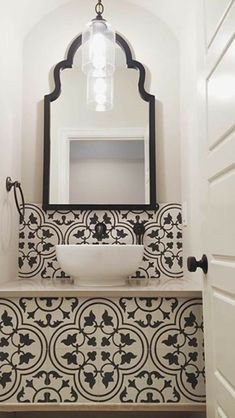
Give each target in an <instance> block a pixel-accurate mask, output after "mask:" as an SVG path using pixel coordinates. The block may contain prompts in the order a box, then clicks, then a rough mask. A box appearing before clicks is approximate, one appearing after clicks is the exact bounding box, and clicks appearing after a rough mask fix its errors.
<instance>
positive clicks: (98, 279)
mask: <svg viewBox="0 0 235 418" xmlns="http://www.w3.org/2000/svg"><path fill="white" fill-rule="evenodd" d="M56 255H57V260H58V262H59V264H60V267H61V268H62V270H63V271H64V272H65V273H67V274H68V275H70V276H71V277H72V278H74V279H77V280H78V283H79V284H80V285H82V286H99V287H100V286H120V285H123V284H124V283H125V281H126V279H127V278H128V277H129V276H131V275H132V274H134V273H135V272H136V270H137V269H138V267H139V266H140V263H141V261H142V259H143V255H144V246H143V245H56Z"/></svg>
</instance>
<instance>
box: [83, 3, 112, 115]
mask: <svg viewBox="0 0 235 418" xmlns="http://www.w3.org/2000/svg"><path fill="white" fill-rule="evenodd" d="M95 11H96V14H97V16H96V17H95V19H93V20H92V21H91V22H90V23H88V25H87V27H86V29H85V31H84V32H83V34H82V71H83V72H84V73H85V74H86V75H87V104H88V106H89V108H91V109H93V110H96V111H107V110H110V109H111V108H112V106H113V74H114V71H115V48H116V37H115V32H114V31H113V30H112V29H111V26H110V24H109V23H108V22H107V21H106V20H105V19H104V18H103V13H104V6H103V4H102V0H98V3H97V4H96V7H95Z"/></svg>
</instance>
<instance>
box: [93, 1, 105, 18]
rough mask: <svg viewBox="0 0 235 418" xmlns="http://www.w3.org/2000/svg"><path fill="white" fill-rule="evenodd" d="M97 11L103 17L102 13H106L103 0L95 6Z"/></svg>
mask: <svg viewBox="0 0 235 418" xmlns="http://www.w3.org/2000/svg"><path fill="white" fill-rule="evenodd" d="M95 11H96V13H97V16H98V17H102V14H103V13H104V5H103V4H102V0H98V3H97V4H96V6H95Z"/></svg>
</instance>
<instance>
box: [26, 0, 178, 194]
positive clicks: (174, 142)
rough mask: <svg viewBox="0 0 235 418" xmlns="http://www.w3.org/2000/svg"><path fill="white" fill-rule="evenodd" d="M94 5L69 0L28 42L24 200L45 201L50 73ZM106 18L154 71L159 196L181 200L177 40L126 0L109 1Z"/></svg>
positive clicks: (152, 91)
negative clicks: (45, 102) (45, 101)
mask: <svg viewBox="0 0 235 418" xmlns="http://www.w3.org/2000/svg"><path fill="white" fill-rule="evenodd" d="M93 6H94V2H93V1H91V0H87V1H86V2H84V1H83V0H76V1H71V2H69V3H67V4H66V5H64V6H62V7H60V8H59V9H57V10H55V11H54V12H52V13H50V14H49V15H47V16H46V17H44V18H43V19H42V20H41V21H40V22H39V24H38V25H37V26H35V27H34V28H33V30H32V31H31V32H30V33H29V35H28V36H27V38H26V40H25V43H24V84H23V86H24V100H23V154H22V167H23V173H22V175H23V185H24V189H25V193H26V199H27V200H28V201H30V202H41V200H42V153H43V96H44V94H47V93H48V92H50V91H51V88H52V85H51V84H50V86H49V77H48V73H49V70H50V69H52V68H53V66H54V65H55V63H57V62H58V61H60V60H61V59H62V58H63V57H64V54H65V50H66V49H67V47H68V45H69V44H70V42H71V40H72V39H73V38H74V37H76V36H77V35H78V34H79V33H80V32H81V30H82V29H83V28H84V25H85V24H86V23H87V21H89V20H90V19H91V17H93V8H94V7H93ZM123 11H125V13H123ZM106 17H107V19H109V20H110V22H112V23H113V26H114V28H115V29H116V30H117V31H118V32H120V33H122V34H123V35H125V37H126V38H127V39H128V40H129V41H130V43H131V45H132V47H133V49H134V51H135V54H136V57H137V59H139V60H140V61H142V62H143V63H144V64H145V65H146V67H147V68H148V69H149V71H150V74H151V88H150V91H151V93H153V94H155V95H156V98H157V100H158V104H157V142H158V151H159V152H158V161H157V165H158V167H157V169H158V175H157V183H158V200H159V201H160V202H168V201H171V202H172V201H176V202H178V201H180V200H181V199H180V198H181V195H180V133H179V121H180V118H179V49H178V42H177V40H176V38H175V37H174V35H173V34H172V33H171V31H170V30H169V29H168V27H167V26H166V25H165V24H164V23H163V22H161V21H160V20H159V19H157V17H156V16H154V15H153V14H151V13H149V12H147V11H145V10H144V9H142V8H140V7H138V6H133V4H129V3H128V2H127V1H125V0H119V1H118V2H117V1H116V0H109V2H108V4H107V6H106ZM149 80H150V77H149Z"/></svg>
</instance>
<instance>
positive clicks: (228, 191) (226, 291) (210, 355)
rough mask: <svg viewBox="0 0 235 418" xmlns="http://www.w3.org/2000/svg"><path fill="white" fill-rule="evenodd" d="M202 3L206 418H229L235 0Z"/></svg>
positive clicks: (233, 387) (234, 364)
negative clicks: (204, 28)
mask: <svg viewBox="0 0 235 418" xmlns="http://www.w3.org/2000/svg"><path fill="white" fill-rule="evenodd" d="M205 1H206V10H207V11H208V10H209V12H210V16H209V17H208V16H207V19H206V22H207V25H206V26H207V31H208V32H209V36H208V37H207V40H208V44H207V54H206V55H207V56H206V62H207V70H206V76H205V83H206V96H207V97H206V121H207V150H206V154H207V155H206V157H205V178H206V184H207V187H206V189H207V190H206V209H207V210H206V223H205V228H204V232H205V233H206V237H205V243H206V247H207V257H208V262H209V269H208V274H207V275H206V276H205V277H204V315H205V340H206V365H207V405H208V415H207V417H208V418H217V417H220V418H226V417H227V418H235V1H229V0H227V1H226V0H223V1H222V0H205ZM222 6H224V7H222ZM218 13H220V16H219V15H218ZM213 15H214V19H213ZM208 22H209V23H208ZM213 22H214V26H213ZM208 26H209V27H208Z"/></svg>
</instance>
